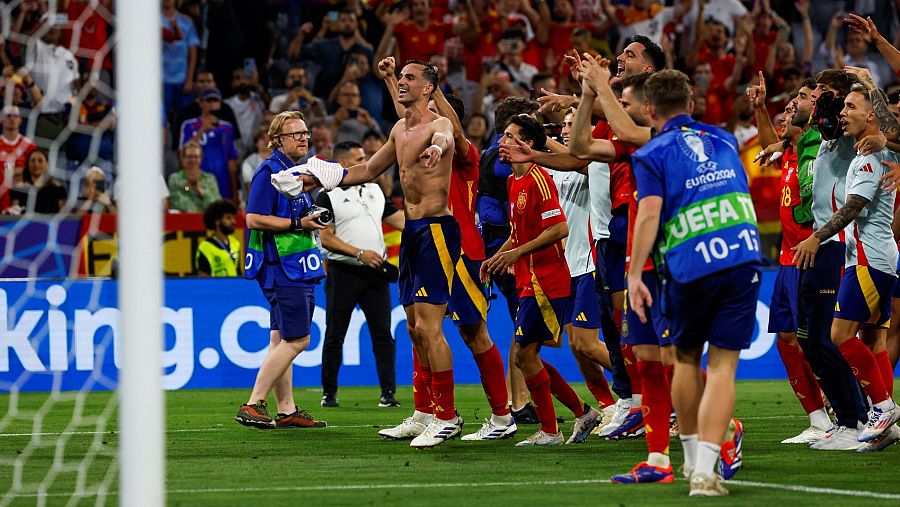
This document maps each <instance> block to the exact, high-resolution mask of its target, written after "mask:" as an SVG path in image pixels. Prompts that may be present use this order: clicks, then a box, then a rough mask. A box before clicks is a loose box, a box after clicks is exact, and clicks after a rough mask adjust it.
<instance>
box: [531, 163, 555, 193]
mask: <svg viewBox="0 0 900 507" xmlns="http://www.w3.org/2000/svg"><path fill="white" fill-rule="evenodd" d="M531 177H532V178H534V182H535V183H536V184H537V186H538V189H540V191H541V197H543V198H544V200H545V201H546V200H547V199H549V198H550V190H548V189H547V181H546V180H544V175H543V174H541V172H540V171H538V170H537V169H535V170H533V171H532V173H531Z"/></svg>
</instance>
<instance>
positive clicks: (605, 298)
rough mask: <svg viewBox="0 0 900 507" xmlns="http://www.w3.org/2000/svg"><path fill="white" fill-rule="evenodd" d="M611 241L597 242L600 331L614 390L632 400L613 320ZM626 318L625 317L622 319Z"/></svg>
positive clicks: (617, 333) (620, 343) (629, 381)
mask: <svg viewBox="0 0 900 507" xmlns="http://www.w3.org/2000/svg"><path fill="white" fill-rule="evenodd" d="M609 241H610V240H609V239H600V240H597V243H596V249H597V264H596V272H597V277H596V280H597V296H598V298H599V299H600V330H601V331H602V332H603V341H604V342H606V348H607V350H609V362H610V363H611V364H612V372H611V373H612V379H613V385H612V390H613V391H614V392H615V393H616V394H617V395H618V396H619V398H630V397H631V395H632V392H631V379H629V378H628V370H626V369H625V358H624V357H623V356H622V341H621V337H620V336H619V330H618V329H617V328H616V321H615V319H613V304H612V292H610V290H609V278H608V276H609V274H608V273H607V272H606V247H607V245H608V244H609ZM622 318H624V316H623V317H622Z"/></svg>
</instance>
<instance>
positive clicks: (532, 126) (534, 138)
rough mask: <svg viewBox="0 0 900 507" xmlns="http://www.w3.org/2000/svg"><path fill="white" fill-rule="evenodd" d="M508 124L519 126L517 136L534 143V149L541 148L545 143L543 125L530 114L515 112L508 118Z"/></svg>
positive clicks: (545, 135) (545, 134)
mask: <svg viewBox="0 0 900 507" xmlns="http://www.w3.org/2000/svg"><path fill="white" fill-rule="evenodd" d="M509 125H517V126H518V127H519V138H520V139H522V140H523V141H531V142H532V143H534V146H533V148H534V149H536V150H541V149H543V148H544V145H545V144H547V133H546V132H545V131H544V126H543V125H541V124H540V122H538V121H537V120H535V119H534V118H532V117H531V116H528V115H527V114H525V113H522V114H517V115H515V116H513V117H512V118H510V119H509ZM509 125H507V126H509ZM504 130H506V128H504Z"/></svg>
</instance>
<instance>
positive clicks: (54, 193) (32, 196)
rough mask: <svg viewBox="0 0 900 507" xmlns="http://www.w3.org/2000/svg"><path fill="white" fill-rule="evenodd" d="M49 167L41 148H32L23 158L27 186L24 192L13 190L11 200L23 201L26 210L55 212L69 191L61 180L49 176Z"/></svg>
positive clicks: (62, 204) (63, 204) (60, 206)
mask: <svg viewBox="0 0 900 507" xmlns="http://www.w3.org/2000/svg"><path fill="white" fill-rule="evenodd" d="M49 167H50V164H49V163H48V160H47V151H46V150H44V149H43V148H38V149H35V150H32V151H31V153H29V154H28V156H27V157H26V158H25V172H24V173H23V177H24V181H25V183H26V184H27V185H28V186H29V188H28V189H27V190H25V191H24V192H22V191H18V190H13V200H17V201H18V202H20V203H24V204H23V206H24V207H25V209H26V210H27V211H33V212H35V213H47V214H56V213H59V210H61V209H62V208H63V206H65V204H66V199H67V198H68V196H69V193H68V192H67V191H66V187H65V186H63V184H62V182H60V181H59V180H57V179H56V178H52V177H51V176H50V174H49ZM17 192H18V193H19V194H18V195H16V193H17Z"/></svg>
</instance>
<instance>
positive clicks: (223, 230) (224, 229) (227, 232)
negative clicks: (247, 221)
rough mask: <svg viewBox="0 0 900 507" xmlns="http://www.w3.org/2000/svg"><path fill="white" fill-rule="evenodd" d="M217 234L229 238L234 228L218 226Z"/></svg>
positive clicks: (231, 226)
mask: <svg viewBox="0 0 900 507" xmlns="http://www.w3.org/2000/svg"><path fill="white" fill-rule="evenodd" d="M219 232H221V233H222V234H224V235H226V236H231V235H232V234H234V226H233V225H221V224H220V225H219Z"/></svg>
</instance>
